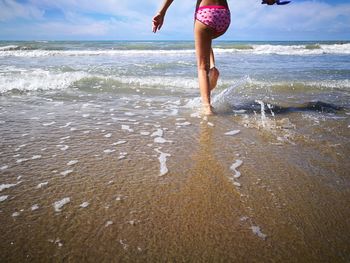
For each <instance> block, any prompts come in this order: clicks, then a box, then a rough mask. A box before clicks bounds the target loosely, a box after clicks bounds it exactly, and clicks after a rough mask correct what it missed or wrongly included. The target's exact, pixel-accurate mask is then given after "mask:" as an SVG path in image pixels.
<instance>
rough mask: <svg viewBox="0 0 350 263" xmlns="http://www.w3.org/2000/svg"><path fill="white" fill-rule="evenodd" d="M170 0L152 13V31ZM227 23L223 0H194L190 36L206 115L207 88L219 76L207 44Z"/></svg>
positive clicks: (210, 111) (208, 107) (208, 112)
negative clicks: (193, 16)
mask: <svg viewBox="0 0 350 263" xmlns="http://www.w3.org/2000/svg"><path fill="white" fill-rule="evenodd" d="M172 2H173V0H164V3H163V5H162V7H161V9H160V11H159V12H158V14H156V15H155V16H154V17H153V32H154V33H155V32H157V30H160V28H161V27H162V25H163V21H164V16H165V13H166V11H167V9H168V8H169V6H170V5H171V3H172ZM229 25H230V10H229V7H228V4H227V1H226V0H197V5H196V11H195V23H194V38H195V48H196V55H197V67H198V81H199V89H200V93H201V98H202V109H203V113H204V114H206V115H211V114H213V108H212V106H211V104H210V92H211V91H212V90H213V89H214V88H215V87H216V83H217V81H218V78H219V71H218V69H217V68H216V67H215V59H214V53H213V49H212V47H211V45H212V40H213V39H214V38H217V37H219V36H221V35H222V34H224V33H225V32H226V30H227V28H228V27H229Z"/></svg>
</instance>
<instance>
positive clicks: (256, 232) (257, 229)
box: [250, 226, 267, 240]
mask: <svg viewBox="0 0 350 263" xmlns="http://www.w3.org/2000/svg"><path fill="white" fill-rule="evenodd" d="M250 229H251V230H252V232H253V233H254V235H257V236H258V237H260V238H261V239H263V240H266V238H267V235H266V234H264V233H262V232H261V229H260V227H259V226H251V227H250Z"/></svg>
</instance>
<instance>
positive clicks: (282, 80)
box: [0, 41, 350, 262]
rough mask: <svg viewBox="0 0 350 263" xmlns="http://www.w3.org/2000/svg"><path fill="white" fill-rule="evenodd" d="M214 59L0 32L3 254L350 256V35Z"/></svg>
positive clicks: (256, 47) (188, 48)
mask: <svg viewBox="0 0 350 263" xmlns="http://www.w3.org/2000/svg"><path fill="white" fill-rule="evenodd" d="M214 53H215V57H216V66H217V67H218V69H219V70H220V73H221V75H220V80H219V82H218V86H217V88H216V89H215V90H214V92H213V94H212V98H213V99H212V101H213V106H214V108H215V111H216V113H217V114H216V115H214V116H210V117H203V116H201V115H200V111H199V108H200V99H199V89H198V83H197V77H196V59H195V51H194V43H193V42H190V41H188V42H186V41H184V42H179V41H176V42H174V41H168V42H167V41H165V42H147V41H145V42H127V41H125V42H122V41H103V42H88V41H83V42H78V41H76V42H58V41H36V42H5V41H1V42H0V134H1V137H0V221H1V226H0V230H1V233H2V235H1V237H0V241H1V242H0V261H4V262H5V261H6V262H18V261H24V260H32V261H50V260H54V261H62V260H70V261H89V260H90V261H91V260H92V261H96V260H100V259H101V258H103V260H104V261H108V262H113V261H115V262H119V261H127V260H128V261H130V260H131V261H165V260H166V261H169V260H175V261H194V260H198V261H220V260H221V261H236V262H239V261H240V262H242V261H246V262H248V261H249V262H261V260H263V261H266V262H268V261H284V262H291V258H293V259H295V260H296V261H298V260H306V261H310V262H312V261H313V262H315V261H320V260H325V261H329V262H346V261H347V260H349V255H350V253H349V252H350V251H349V246H348V245H347V244H349V241H350V240H349V235H348V233H349V230H350V229H349V224H348V218H349V213H350V210H349V207H348V202H347V200H349V197H350V191H349V189H350V188H349V185H350V178H349V172H348V171H349V170H350V162H349V154H350V145H349V142H350V132H349V131H350V130H349V129H350V42H220V41H218V42H214ZM87 244H88V245H87Z"/></svg>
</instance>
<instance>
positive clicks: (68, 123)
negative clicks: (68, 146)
mask: <svg viewBox="0 0 350 263" xmlns="http://www.w3.org/2000/svg"><path fill="white" fill-rule="evenodd" d="M71 124H72V122H67V123H66V124H65V125H63V126H60V127H59V128H67V127H68V126H70V125H71ZM67 137H68V138H69V137H70V136H67ZM61 140H64V139H61Z"/></svg>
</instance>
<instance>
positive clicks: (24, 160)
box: [16, 158, 29, 163]
mask: <svg viewBox="0 0 350 263" xmlns="http://www.w3.org/2000/svg"><path fill="white" fill-rule="evenodd" d="M27 161H29V159H26V158H22V159H18V160H17V161H16V163H24V162H27Z"/></svg>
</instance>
